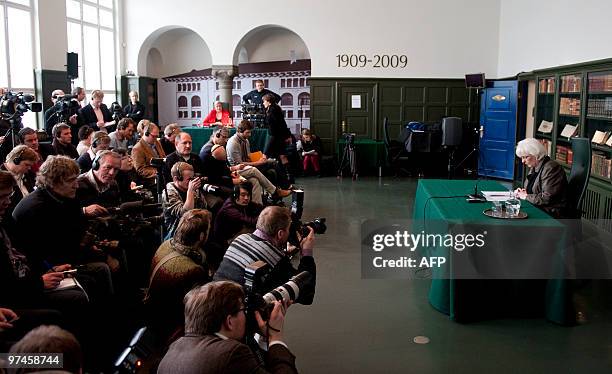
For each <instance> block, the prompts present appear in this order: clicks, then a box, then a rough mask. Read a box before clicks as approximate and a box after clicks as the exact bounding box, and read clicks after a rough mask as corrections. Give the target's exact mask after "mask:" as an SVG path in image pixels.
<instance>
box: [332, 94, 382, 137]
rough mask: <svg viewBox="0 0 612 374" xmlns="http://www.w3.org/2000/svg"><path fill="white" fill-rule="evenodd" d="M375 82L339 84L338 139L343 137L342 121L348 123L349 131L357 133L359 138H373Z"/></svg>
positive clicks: (347, 130)
mask: <svg viewBox="0 0 612 374" xmlns="http://www.w3.org/2000/svg"><path fill="white" fill-rule="evenodd" d="M375 87H376V85H375V84H374V83H344V84H339V85H338V94H339V104H340V105H339V108H340V110H339V111H338V116H339V118H338V134H337V136H338V139H341V137H342V132H343V129H342V121H344V122H345V123H346V129H344V130H345V131H346V132H348V133H355V134H356V136H357V138H367V139H373V138H374V136H373V135H374V134H375V129H374V118H376V117H375V114H376V113H374V112H375V108H376V102H375V96H374V90H375Z"/></svg>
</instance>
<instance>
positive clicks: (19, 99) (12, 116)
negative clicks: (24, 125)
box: [0, 91, 42, 128]
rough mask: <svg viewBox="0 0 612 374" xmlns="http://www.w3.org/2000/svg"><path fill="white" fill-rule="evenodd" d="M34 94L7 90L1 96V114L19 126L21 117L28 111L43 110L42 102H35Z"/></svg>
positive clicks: (15, 125)
mask: <svg viewBox="0 0 612 374" xmlns="http://www.w3.org/2000/svg"><path fill="white" fill-rule="evenodd" d="M35 99H36V98H35V97H34V95H29V94H24V93H23V92H17V93H14V92H10V91H9V92H6V93H5V94H4V95H2V97H1V98H0V114H1V115H2V119H4V120H7V121H10V122H11V124H12V125H13V126H14V127H16V128H19V127H20V125H21V117H22V116H23V114H24V113H25V112H27V111H32V112H40V111H42V103H39V102H35V101H34V100H35Z"/></svg>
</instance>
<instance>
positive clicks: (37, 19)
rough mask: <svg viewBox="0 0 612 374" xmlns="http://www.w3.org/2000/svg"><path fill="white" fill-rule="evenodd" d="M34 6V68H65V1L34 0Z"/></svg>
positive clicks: (66, 44) (66, 39)
mask: <svg viewBox="0 0 612 374" xmlns="http://www.w3.org/2000/svg"><path fill="white" fill-rule="evenodd" d="M34 6H35V8H34V9H35V13H34V28H35V30H36V32H35V35H36V36H37V37H35V38H34V39H35V44H34V48H35V49H36V53H35V55H36V57H37V58H36V69H46V70H66V52H67V50H68V37H67V36H66V33H67V31H66V30H67V25H66V1H65V0H44V1H36V2H34ZM79 58H81V57H80V56H79Z"/></svg>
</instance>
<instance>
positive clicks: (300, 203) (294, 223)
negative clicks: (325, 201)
mask: <svg viewBox="0 0 612 374" xmlns="http://www.w3.org/2000/svg"><path fill="white" fill-rule="evenodd" d="M303 211H304V191H303V190H293V192H292V194H291V226H290V228H289V243H291V244H293V245H294V246H296V247H299V244H300V241H299V239H298V236H297V234H298V233H300V236H301V237H302V238H304V237H305V236H307V235H308V234H309V233H310V230H308V227H312V229H313V230H314V233H315V234H317V235H322V234H325V231H326V230H327V226H326V225H325V218H322V217H318V218H315V219H313V220H312V221H310V222H306V223H303V222H302V221H301V219H302V213H303Z"/></svg>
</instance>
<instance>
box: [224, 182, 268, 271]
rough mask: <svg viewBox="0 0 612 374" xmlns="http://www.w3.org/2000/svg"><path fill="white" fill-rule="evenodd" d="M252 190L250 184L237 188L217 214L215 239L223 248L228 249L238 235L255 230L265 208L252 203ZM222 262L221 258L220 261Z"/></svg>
mask: <svg viewBox="0 0 612 374" xmlns="http://www.w3.org/2000/svg"><path fill="white" fill-rule="evenodd" d="M252 188H253V187H252V185H251V184H250V183H249V182H244V183H240V184H239V185H237V186H235V187H234V193H233V194H232V196H231V197H230V198H228V199H227V200H225V203H223V206H222V207H221V209H220V210H219V211H218V212H217V217H216V218H215V225H214V230H213V238H214V240H215V242H217V243H219V244H220V245H221V247H223V248H227V246H228V245H229V241H230V240H231V239H233V238H234V237H235V236H236V235H237V234H239V233H240V234H242V233H244V232H247V231H248V232H253V231H254V230H255V224H256V223H257V218H259V214H260V213H261V211H262V210H263V206H262V205H260V204H256V203H254V202H253V201H251V193H252V192H251V190H252ZM245 230H247V231H245ZM220 260H221V259H220V258H219V259H218V261H220ZM217 263H219V262H217Z"/></svg>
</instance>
